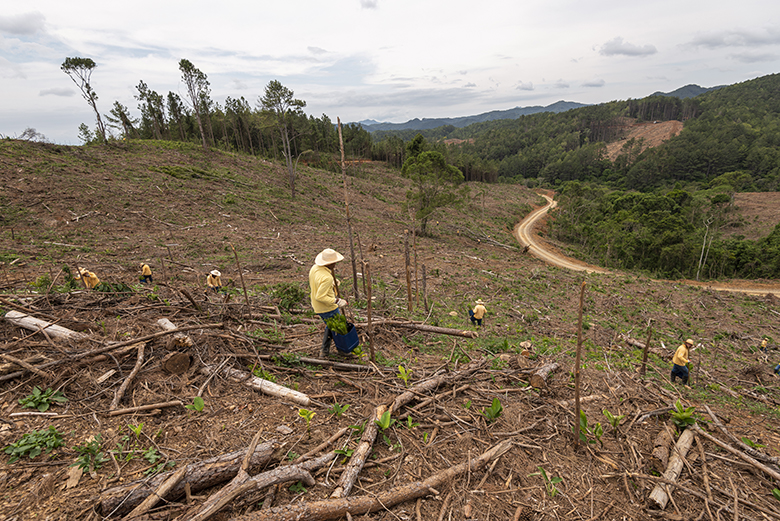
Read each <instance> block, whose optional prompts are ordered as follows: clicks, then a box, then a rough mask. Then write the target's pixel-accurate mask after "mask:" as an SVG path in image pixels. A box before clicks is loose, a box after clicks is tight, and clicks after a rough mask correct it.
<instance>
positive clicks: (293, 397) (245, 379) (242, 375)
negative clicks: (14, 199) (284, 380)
mask: <svg viewBox="0 0 780 521" xmlns="http://www.w3.org/2000/svg"><path fill="white" fill-rule="evenodd" d="M216 370H217V368H216V367H215V366H213V365H207V366H204V367H203V368H201V370H200V372H201V373H203V374H206V375H210V374H212V373H213V372H215V371H216ZM219 372H220V373H222V374H224V375H225V376H227V377H228V378H230V379H231V380H233V381H234V382H239V383H242V384H244V385H246V386H248V387H251V388H252V389H254V390H256V391H260V392H261V393H265V394H269V395H271V396H276V397H277V398H282V399H287V400H290V401H292V402H295V403H297V404H299V405H304V406H308V405H309V404H310V403H311V400H310V399H309V397H308V396H306V395H305V394H303V393H301V392H298V391H295V390H293V389H290V388H289V387H285V386H283V385H279V384H277V383H274V382H269V381H268V380H263V379H262V378H258V377H257V376H253V375H252V374H250V373H246V372H244V371H239V370H238V369H233V368H230V367H225V368H223V369H221V370H220V371H219Z"/></svg>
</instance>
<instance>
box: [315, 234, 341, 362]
mask: <svg viewBox="0 0 780 521" xmlns="http://www.w3.org/2000/svg"><path fill="white" fill-rule="evenodd" d="M342 260H344V256H343V255H342V254H340V253H339V252H337V251H336V250H332V249H330V248H326V249H324V250H322V251H321V252H320V253H319V254H318V255H317V257H316V258H315V259H314V265H313V266H312V267H311V269H310V270H309V288H310V290H311V307H312V308H314V312H315V313H316V314H318V315H319V316H320V318H321V319H322V320H323V322H325V333H324V334H323V335H322V345H321V346H320V358H326V357H327V356H328V354H329V351H330V344H331V341H332V340H333V337H332V333H331V330H330V328H329V327H328V322H327V321H328V319H329V318H332V317H335V316H336V315H339V314H340V312H341V311H340V310H341V308H343V307H344V306H346V305H347V301H346V300H344V299H343V298H339V297H337V296H336V277H335V276H334V275H333V268H335V266H336V263H338V262H341V261H342Z"/></svg>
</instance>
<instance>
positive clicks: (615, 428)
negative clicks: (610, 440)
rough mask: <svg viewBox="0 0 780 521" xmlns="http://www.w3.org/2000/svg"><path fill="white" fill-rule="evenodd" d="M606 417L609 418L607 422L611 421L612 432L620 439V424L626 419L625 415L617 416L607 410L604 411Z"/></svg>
mask: <svg viewBox="0 0 780 521" xmlns="http://www.w3.org/2000/svg"><path fill="white" fill-rule="evenodd" d="M604 416H606V417H607V420H608V421H609V424H610V425H612V432H613V433H614V434H615V437H616V438H617V437H618V433H619V431H618V427H619V426H620V422H621V420H622V419H623V418H625V417H626V415H625V414H621V415H620V416H615V415H613V414H612V413H611V412H609V411H608V410H607V409H604Z"/></svg>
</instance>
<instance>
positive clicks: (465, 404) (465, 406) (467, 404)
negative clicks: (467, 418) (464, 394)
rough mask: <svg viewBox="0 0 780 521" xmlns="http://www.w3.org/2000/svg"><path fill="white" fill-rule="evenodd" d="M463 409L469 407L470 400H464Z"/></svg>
mask: <svg viewBox="0 0 780 521" xmlns="http://www.w3.org/2000/svg"><path fill="white" fill-rule="evenodd" d="M463 408H464V409H467V410H468V409H471V400H470V399H469V400H466V403H464V404H463Z"/></svg>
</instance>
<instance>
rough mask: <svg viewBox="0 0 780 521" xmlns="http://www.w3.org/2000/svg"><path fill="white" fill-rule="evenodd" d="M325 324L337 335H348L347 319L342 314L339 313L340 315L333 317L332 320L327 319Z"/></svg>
mask: <svg viewBox="0 0 780 521" xmlns="http://www.w3.org/2000/svg"><path fill="white" fill-rule="evenodd" d="M325 324H326V325H327V326H328V329H330V330H331V331H333V332H334V333H336V334H339V335H346V334H347V333H348V331H347V317H345V316H344V315H342V314H341V313H339V314H338V315H333V316H332V317H330V318H326V319H325Z"/></svg>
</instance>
